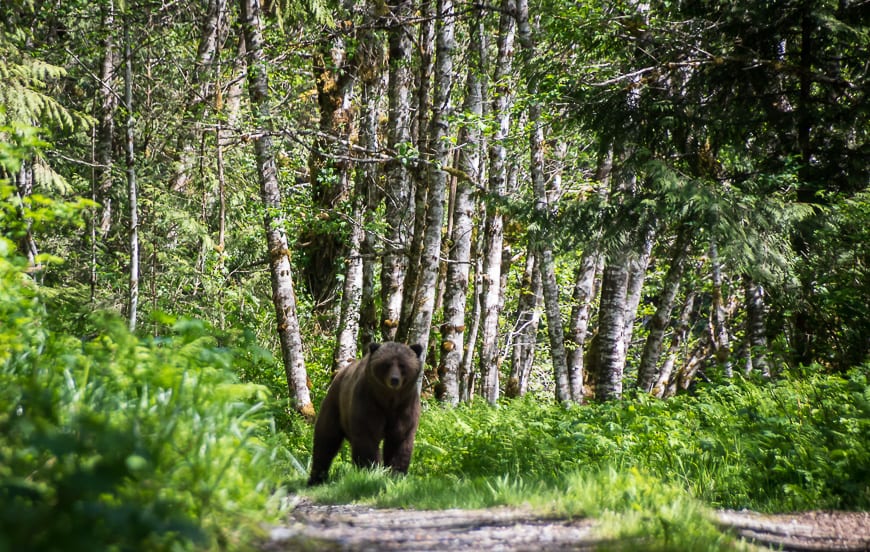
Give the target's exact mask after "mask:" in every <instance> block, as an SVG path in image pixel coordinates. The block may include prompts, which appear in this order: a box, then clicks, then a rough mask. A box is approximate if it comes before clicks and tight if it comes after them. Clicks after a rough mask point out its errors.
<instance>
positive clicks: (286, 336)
mask: <svg viewBox="0 0 870 552" xmlns="http://www.w3.org/2000/svg"><path fill="white" fill-rule="evenodd" d="M239 8H240V15H241V18H242V28H243V30H244V33H245V43H246V45H247V56H248V93H249V95H250V97H251V104H252V112H253V117H254V122H255V125H256V127H257V129H256V138H255V139H254V154H255V157H256V162H257V173H258V176H259V179H260V196H261V199H262V202H263V209H264V211H265V213H264V216H263V224H264V227H265V230H266V242H267V248H268V255H269V272H270V274H271V277H272V300H273V302H274V304H275V315H276V320H277V329H278V336H279V338H280V341H281V356H282V358H283V360H284V371H285V374H286V376H287V385H288V387H289V389H290V397H291V399H292V400H293V401H294V403H295V404H294V407H295V408H296V410H297V411H298V412H299V413H300V414H302V415H303V416H304V417H305V418H307V419H313V417H314V406H313V405H312V403H311V395H310V393H309V391H308V374H307V372H306V371H305V362H304V357H303V351H302V335H301V333H300V329H299V319H298V317H297V314H296V294H295V292H294V289H293V270H292V267H291V266H290V249H289V247H288V245H287V235H286V233H285V229H284V218H283V216H282V214H281V213H282V212H283V209H282V204H281V188H280V185H279V182H278V169H277V166H276V165H275V155H274V152H273V151H272V137H271V133H272V130H273V129H272V115H271V105H270V100H269V83H268V73H267V70H268V67H267V64H266V59H265V55H264V53H263V35H262V30H261V28H260V25H261V20H260V2H259V0H239Z"/></svg>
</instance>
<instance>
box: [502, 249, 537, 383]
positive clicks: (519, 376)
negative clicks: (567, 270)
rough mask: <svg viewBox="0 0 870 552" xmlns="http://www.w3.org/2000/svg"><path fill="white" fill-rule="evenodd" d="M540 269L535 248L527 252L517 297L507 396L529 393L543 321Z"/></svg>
mask: <svg viewBox="0 0 870 552" xmlns="http://www.w3.org/2000/svg"><path fill="white" fill-rule="evenodd" d="M541 288H542V284H541V272H540V271H539V270H537V266H536V263H535V255H534V251H532V250H531V249H529V251H528V252H527V253H526V268H525V270H524V271H523V281H522V283H521V284H520V290H519V295H520V296H519V299H518V300H517V316H516V320H517V321H516V324H515V325H514V330H513V336H514V338H513V347H512V351H511V372H510V377H509V378H508V383H507V386H506V389H505V396H507V397H522V396H523V395H525V394H526V391H527V390H528V384H529V381H528V380H529V374H530V372H531V369H532V363H533V361H534V358H535V347H536V345H537V343H536V337H537V333H538V325H539V324H540V320H541V309H540V305H541V300H542V299H543V291H542V289H541Z"/></svg>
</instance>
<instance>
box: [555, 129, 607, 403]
mask: <svg viewBox="0 0 870 552" xmlns="http://www.w3.org/2000/svg"><path fill="white" fill-rule="evenodd" d="M612 171H613V149H612V148H611V147H609V146H608V147H605V148H603V149H602V151H601V152H600V153H599V156H598V166H597V168H596V171H595V180H596V181H597V182H598V183H599V184H600V186H599V189H598V195H599V196H601V197H602V198H604V197H606V194H607V191H608V190H609V188H610V185H611V178H610V177H611V173H612ZM600 238H601V229H596V230H595V233H594V235H593V238H592V239H591V240H590V241H589V243H588V244H587V245H586V248H585V250H584V251H583V257H582V258H581V261H580V267H579V268H578V270H577V273H576V274H575V276H574V292H573V296H572V306H571V318H570V326H569V331H568V335H567V339H568V342H569V346H568V347H567V349H568V355H567V359H566V360H567V363H568V381H569V382H570V385H571V397H572V398H573V400H574V402H584V401H585V399H586V393H585V389H584V385H585V383H586V381H587V379H588V378H589V376H590V375H592V376H596V375H597V371H596V370H593V369H592V368H593V367H594V366H597V364H598V353H597V349H596V351H592V350H591V347H589V346H587V342H586V340H587V338H588V337H589V318H590V315H591V311H592V302H593V301H594V299H595V297H596V296H597V295H598V289H597V286H596V283H599V282H600V278H599V275H600V273H601V271H602V270H603V258H602V255H601V252H600V250H599V248H600V243H599V241H600ZM596 343H597V339H596ZM589 345H591V343H590V344H589ZM587 358H588V359H589V360H590V362H589V363H587V362H586V360H587Z"/></svg>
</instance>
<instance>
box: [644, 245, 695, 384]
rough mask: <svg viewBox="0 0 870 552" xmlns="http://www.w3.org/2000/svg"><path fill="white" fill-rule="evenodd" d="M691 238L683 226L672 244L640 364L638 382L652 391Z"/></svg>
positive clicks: (656, 378)
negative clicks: (668, 262) (666, 270)
mask: <svg viewBox="0 0 870 552" xmlns="http://www.w3.org/2000/svg"><path fill="white" fill-rule="evenodd" d="M689 241H690V240H689V231H688V229H686V228H681V229H680V230H678V231H677V237H676V239H675V240H674V244H673V246H672V247H671V254H670V256H669V258H670V265H669V266H668V272H667V274H665V279H664V282H662V291H661V294H660V295H659V299H658V305H657V306H656V312H655V314H654V315H653V317H652V319H651V320H650V323H649V334H648V335H647V338H646V342H645V343H644V347H643V354H642V355H641V359H640V366H639V367H638V369H637V386H638V388H639V389H640V390H642V391H645V392H647V393H651V392H652V390H653V387H654V386H655V385H656V382H657V380H658V375H659V367H658V364H659V359H660V358H661V355H662V346H663V344H664V340H665V329H666V328H667V326H668V323H669V322H670V320H671V311H672V310H673V308H674V303H675V302H676V300H677V292H678V291H679V289H680V281H681V280H682V277H683V268H684V267H685V265H686V258H687V257H688V254H689V251H688V246H689Z"/></svg>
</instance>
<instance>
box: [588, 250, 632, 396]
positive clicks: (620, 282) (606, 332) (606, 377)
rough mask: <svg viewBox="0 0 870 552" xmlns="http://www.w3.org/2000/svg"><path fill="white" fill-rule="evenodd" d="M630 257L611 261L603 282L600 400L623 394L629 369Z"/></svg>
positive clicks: (600, 339) (599, 336)
mask: <svg viewBox="0 0 870 552" xmlns="http://www.w3.org/2000/svg"><path fill="white" fill-rule="evenodd" d="M628 273H629V269H628V260H627V259H626V258H625V257H624V256H620V257H617V258H616V259H613V260H611V261H609V262H608V264H607V266H606V267H605V268H604V276H603V277H602V281H601V302H600V305H599V307H598V313H599V314H598V340H599V342H598V347H599V350H598V366H597V371H598V373H597V377H596V381H595V398H596V399H597V400H599V401H606V400H610V399H618V398H620V397H622V374H623V372H624V370H625V350H624V347H625V340H624V339H623V332H624V331H625V311H626V301H627V298H628V297H627V285H628V275H629V274H628Z"/></svg>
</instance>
